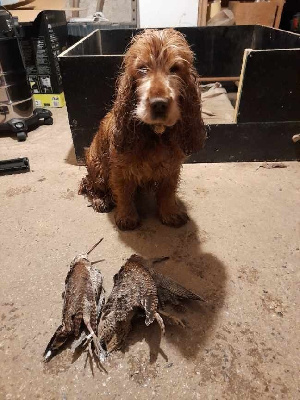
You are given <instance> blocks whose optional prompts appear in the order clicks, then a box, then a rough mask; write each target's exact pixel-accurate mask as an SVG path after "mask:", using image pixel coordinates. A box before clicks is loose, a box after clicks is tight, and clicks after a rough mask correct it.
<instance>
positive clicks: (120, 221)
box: [115, 215, 141, 231]
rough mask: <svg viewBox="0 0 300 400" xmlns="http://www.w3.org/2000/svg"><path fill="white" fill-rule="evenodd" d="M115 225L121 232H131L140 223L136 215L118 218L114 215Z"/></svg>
mask: <svg viewBox="0 0 300 400" xmlns="http://www.w3.org/2000/svg"><path fill="white" fill-rule="evenodd" d="M115 219H116V224H117V227H118V228H119V229H120V230H121V231H132V230H133V229H135V228H137V227H138V226H139V225H140V223H141V221H140V219H139V217H138V215H126V216H118V215H116V218H115Z"/></svg>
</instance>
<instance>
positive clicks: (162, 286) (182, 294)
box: [149, 268, 205, 301]
mask: <svg viewBox="0 0 300 400" xmlns="http://www.w3.org/2000/svg"><path fill="white" fill-rule="evenodd" d="M149 272H150V274H151V276H152V278H153V280H154V282H155V284H156V286H157V292H158V296H159V295H160V292H163V293H164V294H165V295H166V296H167V295H168V294H169V297H170V299H171V298H174V297H175V298H176V299H178V300H181V299H183V300H184V299H188V300H199V301H205V300H204V299H203V298H202V297H201V296H199V295H198V294H196V293H193V292H192V291H190V290H188V289H186V288H185V287H183V286H182V285H180V284H179V283H177V282H175V281H174V280H173V279H171V278H168V277H167V276H165V275H163V274H160V273H159V272H156V271H155V270H154V269H153V268H149Z"/></svg>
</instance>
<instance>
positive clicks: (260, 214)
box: [0, 109, 300, 400]
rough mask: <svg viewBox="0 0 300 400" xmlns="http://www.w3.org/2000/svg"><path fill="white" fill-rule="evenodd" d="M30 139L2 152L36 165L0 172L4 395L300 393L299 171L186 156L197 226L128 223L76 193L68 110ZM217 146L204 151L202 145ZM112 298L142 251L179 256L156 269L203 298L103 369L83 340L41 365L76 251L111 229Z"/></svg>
mask: <svg viewBox="0 0 300 400" xmlns="http://www.w3.org/2000/svg"><path fill="white" fill-rule="evenodd" d="M54 121H55V123H54V125H53V126H45V127H40V128H38V129H37V130H35V131H33V132H31V133H29V137H28V139H27V141H26V142H24V143H18V142H17V141H16V140H14V139H13V138H12V137H1V138H0V159H9V158H14V157H23V156H27V157H29V160H30V164H31V172H29V173H26V174H19V175H10V176H0V204H1V206H0V220H1V229H0V243H1V249H0V259H1V264H0V265H1V281H0V285H1V291H0V318H1V325H0V326H1V327H0V330H1V332H0V399H1V400H2V399H13V400H14V399H47V400H48V399H62V400H66V399H68V400H69V399H78V400H79V399H124V400H127V399H162V398H173V399H203V400H204V399H205V400H207V399H212V400H217V399H218V400H226V399H245V400H246V399H255V400H257V399H289V400H290V399H295V400H296V399H299V398H300V388H299V365H300V360H299V357H300V351H299V319H300V314H299V300H300V292H299V265H300V251H299V246H300V240H299V237H300V235H299V219H300V218H299V207H300V196H299V186H300V169H299V164H298V163H296V162H286V163H284V164H285V165H286V168H258V167H259V165H261V164H260V163H239V164H237V163H228V164H195V165H185V166H184V167H183V170H182V182H181V188H180V192H179V196H180V198H181V199H182V201H183V202H184V204H185V206H186V207H187V209H188V212H189V215H190V217H191V220H190V222H189V223H188V224H187V225H186V226H184V227H182V228H180V229H172V228H169V227H166V226H162V225H161V224H160V222H159V221H158V220H157V218H156V216H155V209H153V208H151V207H144V208H143V210H142V212H143V225H142V226H141V227H140V228H139V229H137V230H136V231H133V232H120V231H118V230H117V229H116V227H115V225H114V219H113V213H110V214H97V213H95V212H94V211H93V209H92V208H90V207H87V201H86V199H84V198H83V197H82V196H78V195H77V189H78V184H79V181H80V179H81V177H82V176H83V175H84V174H85V168H84V167H78V166H76V163H75V158H74V152H73V147H72V140H71V134H70V131H69V125H68V121H67V114H66V110H65V109H62V110H55V111H54ZM204 151H205V150H204ZM102 236H103V237H104V240H103V242H102V243H101V245H100V246H99V247H98V248H97V249H96V250H95V252H94V254H93V257H95V259H98V258H99V257H100V258H104V259H105V261H104V262H102V263H101V264H99V265H98V266H99V269H101V272H102V274H103V276H104V281H105V288H106V290H107V293H109V292H110V290H111V288H112V277H113V275H114V274H115V273H116V272H117V271H118V269H119V268H120V267H121V265H122V264H123V263H124V261H125V260H126V258H128V257H129V256H130V255H131V254H132V253H139V254H141V255H143V256H145V257H150V256H151V257H156V256H169V257H170V259H169V260H168V261H167V262H166V263H164V264H162V265H158V266H157V269H158V270H159V271H161V272H163V273H165V274H167V275H168V276H170V277H172V278H173V279H175V280H176V281H178V282H179V283H181V284H182V285H184V286H186V287H187V288H189V289H191V290H193V291H194V292H196V293H198V294H200V295H201V296H203V297H204V298H205V299H206V300H207V302H206V303H201V304H198V303H188V304H186V306H185V309H183V310H175V311H173V312H174V315H176V316H179V317H180V318H183V319H184V320H185V322H186V325H187V327H186V328H185V329H183V328H181V327H177V326H167V329H166V335H165V336H164V337H161V336H160V330H159V327H158V325H157V324H156V323H153V324H152V325H151V326H149V327H146V326H145V324H144V322H143V320H141V321H138V322H137V323H136V324H135V325H134V327H133V330H132V332H131V333H130V335H129V337H128V341H127V343H126V346H125V347H124V349H123V351H119V352H116V353H114V354H113V355H112V356H111V357H110V358H109V359H108V360H107V362H106V363H105V364H104V367H105V370H104V369H101V368H100V369H99V368H98V367H97V365H96V363H94V362H91V360H90V359H89V358H88V357H87V354H86V353H83V354H81V356H80V357H78V358H76V357H74V356H73V353H72V351H71V349H69V348H67V349H66V350H65V351H63V352H62V353H60V354H59V355H57V356H56V357H55V358H53V359H52V360H51V361H50V362H49V363H48V364H45V363H43V359H42V354H43V351H44V349H45V347H46V345H47V343H48V341H49V339H50V338H51V336H52V334H53V333H54V330H55V329H56V327H57V326H58V325H59V323H60V321H61V310H62V297H61V293H62V291H63V289H64V280H65V277H66V274H67V272H68V269H69V263H70V261H71V260H72V258H73V257H74V256H75V255H76V254H78V253H82V252H84V251H86V250H87V249H88V248H89V247H90V246H91V245H92V244H94V243H95V242H96V241H97V240H98V239H99V238H100V237H102Z"/></svg>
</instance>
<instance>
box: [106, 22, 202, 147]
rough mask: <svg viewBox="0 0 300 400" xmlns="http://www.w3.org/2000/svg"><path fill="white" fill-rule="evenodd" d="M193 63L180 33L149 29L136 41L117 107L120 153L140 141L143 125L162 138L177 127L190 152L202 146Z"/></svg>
mask: <svg viewBox="0 0 300 400" xmlns="http://www.w3.org/2000/svg"><path fill="white" fill-rule="evenodd" d="M193 61H194V56H193V53H192V51H191V49H190V47H189V46H188V43H187V42H186V40H185V38H184V36H183V35H182V34H181V33H180V32H178V31H176V30H174V29H163V30H153V29H149V30H145V31H144V32H143V33H141V34H139V35H137V36H135V37H134V38H133V40H132V42H131V45H130V47H129V49H128V50H127V52H126V54H125V57H124V62H123V71H122V73H121V75H120V77H119V79H118V83H117V96H116V101H115V106H114V111H115V113H116V124H117V131H116V135H115V136H116V138H115V139H116V140H115V143H116V144H117V146H118V147H119V148H124V147H128V146H130V144H133V142H134V141H135V139H138V138H137V135H138V124H139V123H143V124H147V125H150V126H151V129H152V130H153V131H154V132H155V133H156V134H158V135H161V134H165V130H166V129H168V128H171V127H174V129H172V130H173V133H176V134H177V138H178V140H179V142H180V144H181V147H182V148H183V150H184V152H185V153H191V152H192V151H195V150H197V148H198V147H201V145H200V146H199V143H200V142H202V141H203V124H202V119H201V104H200V95H199V93H198V88H197V85H196V78H197V73H196V70H195V68H194V66H193ZM126 130H127V132H126ZM129 130H130V132H129ZM168 131H170V129H168ZM133 135H134V136H135V137H134V136H133Z"/></svg>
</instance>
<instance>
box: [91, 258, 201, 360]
mask: <svg viewBox="0 0 300 400" xmlns="http://www.w3.org/2000/svg"><path fill="white" fill-rule="evenodd" d="M167 258H168V257H163V258H157V259H152V260H145V259H144V258H143V257H140V256H138V255H136V254H134V255H132V256H131V257H130V258H129V259H128V260H127V262H126V263H125V265H123V266H122V267H121V269H120V271H119V272H118V273H117V274H116V275H115V276H114V287H113V289H112V292H111V294H110V296H109V298H108V300H107V303H106V304H105V306H104V307H103V313H102V316H101V320H100V324H99V329H98V337H99V340H100V347H101V349H102V355H103V354H109V353H111V352H112V351H114V350H117V349H119V348H120V347H121V345H122V344H123V342H124V340H125V338H126V336H127V334H128V333H129V331H130V329H131V321H132V318H133V317H134V316H135V315H137V314H139V312H140V311H141V310H142V311H144V313H145V324H146V325H147V326H148V325H150V324H151V323H152V322H153V321H154V320H156V321H157V322H158V324H159V326H160V328H161V331H162V333H163V334H164V332H165V326H164V321H163V319H162V316H164V317H165V318H168V319H170V320H172V321H173V322H175V323H176V324H179V325H181V326H184V324H183V323H182V321H181V320H180V319H178V318H176V317H173V316H171V315H169V314H168V313H166V312H164V311H163V310H162V308H164V306H165V304H166V303H171V304H175V305H177V304H179V302H180V301H181V300H184V299H192V300H200V301H204V300H203V299H202V298H201V297H200V296H198V295H196V294H195V293H192V292H191V291H189V290H187V289H185V288H184V287H183V286H181V285H179V284H178V283H176V282H175V281H173V280H172V279H170V278H168V277H166V276H164V275H162V274H160V273H158V272H156V271H155V270H154V269H153V264H154V263H157V262H160V261H163V260H165V259H167ZM103 358H104V357H102V359H103Z"/></svg>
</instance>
